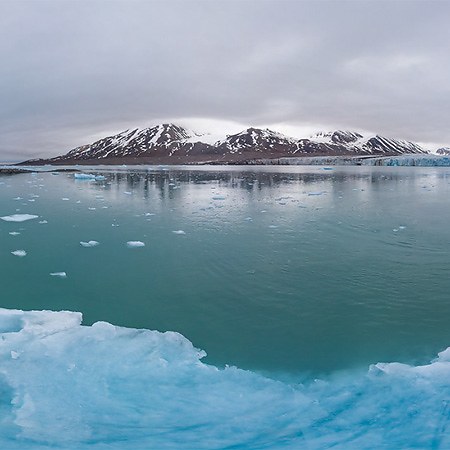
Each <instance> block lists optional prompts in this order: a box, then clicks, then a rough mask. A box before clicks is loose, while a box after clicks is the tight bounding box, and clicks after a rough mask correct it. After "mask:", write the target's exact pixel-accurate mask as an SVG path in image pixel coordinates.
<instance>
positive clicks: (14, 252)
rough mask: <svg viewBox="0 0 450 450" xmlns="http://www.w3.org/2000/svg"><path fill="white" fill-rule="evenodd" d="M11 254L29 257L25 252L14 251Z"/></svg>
mask: <svg viewBox="0 0 450 450" xmlns="http://www.w3.org/2000/svg"><path fill="white" fill-rule="evenodd" d="M11 254H12V255H14V256H20V257H23V256H27V252H26V251H25V250H14V251H13V252H11Z"/></svg>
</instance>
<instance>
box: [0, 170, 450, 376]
mask: <svg viewBox="0 0 450 450" xmlns="http://www.w3.org/2000/svg"><path fill="white" fill-rule="evenodd" d="M91 172H92V173H96V174H102V175H103V176H104V177H105V179H104V180H99V181H89V180H76V179H75V178H74V175H73V174H67V173H66V174H64V173H61V174H59V175H55V174H50V173H35V174H23V175H14V176H2V177H0V216H7V215H11V214H25V213H27V214H36V215H39V218H38V219H35V220H30V221H27V222H22V223H11V222H4V221H0V267H1V272H0V282H1V297H0V298H1V306H2V307H6V308H19V309H52V310H60V309H64V310H76V311H81V312H82V313H83V315H84V323H86V324H91V323H93V322H95V321H99V320H104V321H108V322H112V323H114V324H117V325H124V326H127V327H138V328H149V329H157V330H161V331H164V330H174V331H178V332H180V333H182V334H183V335H184V336H186V337H187V338H188V339H190V340H191V341H192V342H193V343H194V345H196V346H197V347H199V348H202V349H204V350H206V352H207V353H208V357H207V358H206V361H207V362H210V363H213V364H216V365H219V366H223V365H225V364H229V365H237V366H239V367H241V368H248V369H254V370H258V371H262V372H265V373H275V372H278V373H280V374H281V373H291V374H292V373H296V374H299V373H303V374H311V375H313V376H316V375H320V374H324V373H329V372H332V371H337V370H344V369H351V368H356V367H360V368H364V370H366V368H367V366H368V365H369V364H371V363H375V362H377V361H401V362H408V363H420V362H427V361H429V360H430V358H433V357H434V356H435V355H436V353H437V352H438V351H441V350H443V349H445V348H447V347H448V346H449V345H450V327H449V326H448V322H449V319H450V294H449V293H450V277H449V272H450V235H449V228H448V224H449V223H450V170H449V169H448V168H429V169H428V168H389V167H387V168H370V167H349V168H339V167H334V168H323V167H287V168H277V167H274V168H267V167H258V168H254V167H252V168H239V167H234V168H233V167H213V168H208V169H206V168H195V169H192V168H191V169H189V168H186V167H185V168H168V169H167V168H144V169H143V168H116V169H113V170H112V169H111V168H110V169H101V168H96V169H93V170H92V171H91ZM42 221H46V223H39V222H42ZM174 231H178V232H179V233H174ZM181 231H183V232H184V233H181ZM11 232H19V233H20V234H18V235H11V234H10V233H11ZM89 240H96V241H99V242H100V245H99V246H97V247H93V248H84V247H82V246H81V245H80V241H89ZM127 241H142V242H144V243H145V247H142V248H128V247H127V246H126V242H127ZM18 249H23V250H26V251H27V256H26V257H22V258H21V257H17V256H14V255H12V254H11V253H10V252H11V251H14V250H18ZM60 271H65V272H66V273H67V278H65V279H62V278H57V277H51V276H50V275H49V274H50V272H60Z"/></svg>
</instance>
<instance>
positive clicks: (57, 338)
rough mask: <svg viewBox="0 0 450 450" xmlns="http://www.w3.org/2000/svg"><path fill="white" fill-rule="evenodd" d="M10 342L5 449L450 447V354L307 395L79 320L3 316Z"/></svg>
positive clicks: (2, 329) (0, 437)
mask: <svg viewBox="0 0 450 450" xmlns="http://www.w3.org/2000/svg"><path fill="white" fill-rule="evenodd" d="M0 337H1V339H0V398H1V402H0V424H1V427H0V448H2V449H7V450H23V449H29V450H38V449H39V450H45V449H48V450H49V449H65V450H67V449H74V450H84V449H105V450H106V449H116V450H119V449H120V450H144V449H145V450H148V449H177V450H179V449H192V450H193V449H199V450H200V449H224V448H227V449H231V448H233V449H300V448H301V449H309V450H311V449H326V448H333V449H374V448H377V449H399V448H410V449H413V448H420V449H427V448H429V449H437V448H450V430H449V429H448V419H449V416H450V405H449V398H450V348H449V349H447V350H445V351H443V352H441V353H439V355H438V357H437V358H436V359H435V360H434V361H432V362H431V363H429V364H427V365H422V366H411V365H406V364H400V363H378V364H374V365H372V366H371V367H370V368H369V370H368V371H367V372H364V373H361V372H359V371H354V372H349V373H347V374H341V375H336V376H334V377H329V378H328V379H323V380H311V381H309V382H303V384H301V383H293V382H286V381H279V380H276V379H272V378H268V377H267V376H263V375H261V374H258V373H254V372H251V371H247V370H242V369H239V368H236V367H225V368H218V367H214V366H212V365H208V364H205V363H203V362H202V361H201V360H202V358H203V357H204V356H205V352H203V351H201V350H198V349H196V348H195V347H194V346H193V344H192V343H191V342H190V341H189V340H188V339H186V338H185V337H183V336H182V335H181V334H179V333H176V332H170V331H168V332H158V331H151V330H145V329H131V328H124V327H118V326H114V325H112V324H110V323H106V322H96V323H94V324H93V325H92V326H85V325H82V314H81V313H78V312H69V311H59V312H54V311H21V310H8V309H0ZM287 357H288V355H287Z"/></svg>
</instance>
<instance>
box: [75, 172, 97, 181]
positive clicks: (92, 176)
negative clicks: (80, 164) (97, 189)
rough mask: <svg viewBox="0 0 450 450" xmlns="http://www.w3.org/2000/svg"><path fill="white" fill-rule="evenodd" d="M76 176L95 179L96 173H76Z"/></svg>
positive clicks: (77, 178) (82, 178)
mask: <svg viewBox="0 0 450 450" xmlns="http://www.w3.org/2000/svg"><path fill="white" fill-rule="evenodd" d="M74 177H75V179H76V180H95V175H93V174H91V173H76V174H75V175H74Z"/></svg>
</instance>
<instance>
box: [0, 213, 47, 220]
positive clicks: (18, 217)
mask: <svg viewBox="0 0 450 450" xmlns="http://www.w3.org/2000/svg"><path fill="white" fill-rule="evenodd" d="M38 217H39V216H35V215H34V214H13V215H11V216H3V217H0V219H2V220H4V221H5V222H25V221H26V220H32V219H37V218H38Z"/></svg>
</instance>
